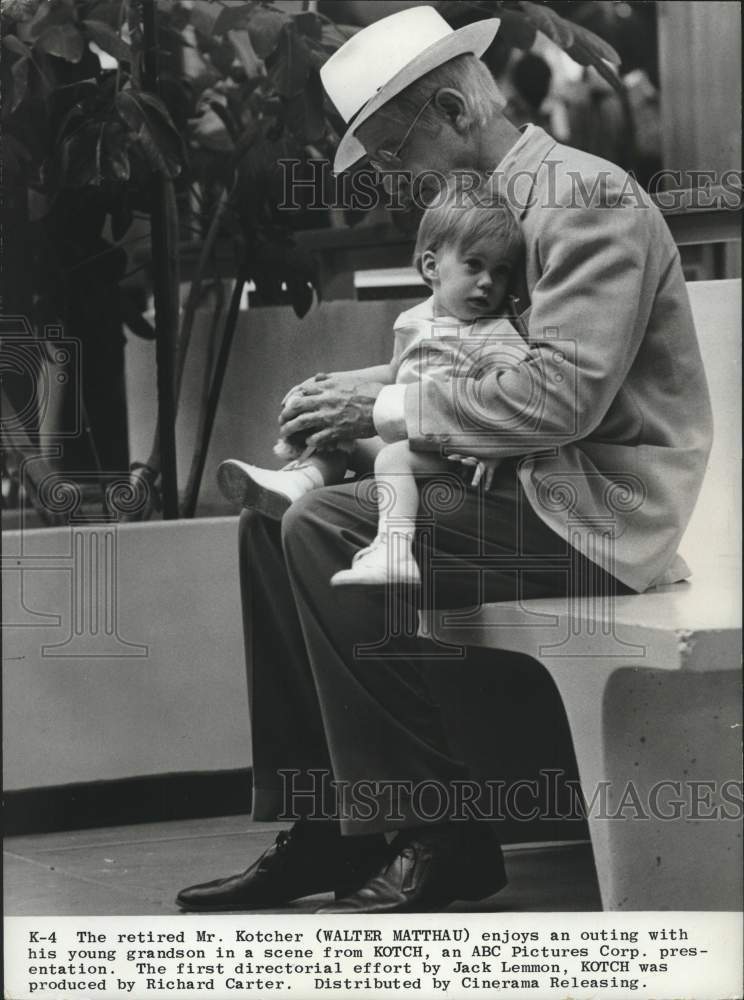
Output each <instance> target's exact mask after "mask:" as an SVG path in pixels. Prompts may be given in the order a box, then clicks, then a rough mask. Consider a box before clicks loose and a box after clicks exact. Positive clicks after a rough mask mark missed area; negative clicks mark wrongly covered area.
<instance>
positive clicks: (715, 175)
mask: <svg viewBox="0 0 744 1000" xmlns="http://www.w3.org/2000/svg"><path fill="white" fill-rule="evenodd" d="M562 165H563V164H562V161H561V160H551V159H550V158H547V159H546V160H544V161H543V163H542V164H541V167H540V169H541V171H544V172H546V178H547V182H546V184H545V185H544V186H543V193H542V194H541V195H540V197H541V198H542V201H541V202H540V207H541V208H556V209H566V208H610V209H611V208H638V209H647V208H648V207H649V195H650V196H651V197H652V198H653V199H654V201H655V202H656V204H657V205H658V206H659V208H661V209H662V210H663V211H674V210H679V209H683V208H685V209H718V210H721V209H730V210H731V211H736V210H738V209H740V208H741V205H742V171H740V170H724V171H715V170H660V171H659V172H658V173H656V174H654V176H653V177H652V178H651V179H650V180H649V182H648V183H647V185H646V187H645V189H644V188H643V187H641V185H640V183H639V182H638V181H637V180H636V179H635V177H634V176H633V175H632V174H625V175H622V179H620V174H619V171H610V170H599V171H597V173H596V174H595V175H594V176H593V177H592V178H591V180H589V179H587V178H586V177H585V176H583V175H582V174H581V173H580V172H579V171H578V170H569V171H566V174H565V178H564V182H563V184H562V185H561V196H560V197H559V196H558V186H559V185H558V178H559V173H558V171H559V169H560V168H561V167H562ZM279 169H280V171H281V183H282V199H281V201H280V203H279V206H278V207H279V209H280V210H283V211H297V210H299V209H303V210H304V211H327V210H328V209H345V210H355V211H362V212H366V211H371V210H372V209H375V208H384V209H386V210H387V211H390V212H402V211H410V210H411V209H417V210H419V211H423V210H424V209H425V208H429V207H432V206H436V205H438V204H441V202H442V201H443V200H444V198H445V197H447V193H448V191H451V188H452V185H453V183H454V184H455V186H456V189H457V191H458V192H459V197H460V198H461V199H462V202H463V204H466V203H467V204H471V205H476V206H477V205H479V204H482V205H485V204H488V198H489V196H490V192H492V191H493V190H494V189H498V191H499V194H500V196H501V197H502V198H504V199H505V200H506V201H507V203H508V204H509V205H510V207H511V208H512V209H513V210H514V211H515V212H517V213H521V212H523V211H525V210H526V209H527V208H533V207H536V205H537V203H536V202H535V200H534V199H535V198H536V197H537V195H536V193H535V188H534V185H533V184H532V183H531V182H532V180H533V177H534V174H533V173H531V172H528V171H514V172H512V173H510V174H508V175H501V174H500V173H499V170H498V169H497V170H496V171H495V172H494V173H492V174H490V175H489V176H488V177H485V176H484V175H483V174H480V173H477V172H475V171H470V170H461V171H455V172H453V173H449V174H443V173H441V172H440V171H437V170H422V171H419V172H417V173H413V172H411V171H410V170H386V171H385V172H384V173H375V172H374V171H373V170H372V169H371V168H370V169H368V170H358V171H355V172H351V173H345V174H338V175H336V174H333V173H332V170H331V163H330V161H328V160H310V161H308V162H307V163H303V162H302V161H301V160H298V159H283V160H279ZM566 179H567V181H568V193H566V184H565V180H566Z"/></svg>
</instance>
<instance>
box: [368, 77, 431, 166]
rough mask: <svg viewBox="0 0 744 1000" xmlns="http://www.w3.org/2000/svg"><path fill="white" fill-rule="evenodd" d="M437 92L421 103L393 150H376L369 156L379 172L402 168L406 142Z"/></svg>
mask: <svg viewBox="0 0 744 1000" xmlns="http://www.w3.org/2000/svg"><path fill="white" fill-rule="evenodd" d="M434 97H435V94H431V96H429V97H427V99H426V100H425V101H424V103H423V104H422V105H421V107H420V108H419V110H418V111H417V112H416V117H415V118H414V119H413V121H412V122H411V124H410V125H409V126H408V128H407V129H406V132H405V135H404V136H403V138H402V139H401V140H400V142H399V143H398V145H397V146H396V148H395V149H394V150H393V152H390V150H387V149H378V150H375V155H374V156H370V157H369V162H370V163H371V165H372V166H373V167H374V169H375V170H376V171H377V172H378V173H384V172H385V171H386V170H400V169H401V167H402V166H403V163H402V161H401V158H400V151H401V149H403V147H404V146H405V144H406V143H407V142H408V137H409V136H410V134H411V132H413V130H414V129H415V128H416V125H417V124H418V121H419V118H421V115H423V113H424V111H426V109H427V108H428V107H429V105H430V104H431V102H432V101H433V100H434Z"/></svg>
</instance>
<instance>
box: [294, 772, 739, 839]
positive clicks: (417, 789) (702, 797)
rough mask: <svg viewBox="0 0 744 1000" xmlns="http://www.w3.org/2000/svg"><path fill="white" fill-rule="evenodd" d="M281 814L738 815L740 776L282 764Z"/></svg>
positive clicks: (526, 818) (406, 817) (398, 817)
mask: <svg viewBox="0 0 744 1000" xmlns="http://www.w3.org/2000/svg"><path fill="white" fill-rule="evenodd" d="M278 774H279V776H280V778H281V781H282V791H281V801H282V803H283V809H282V814H281V815H280V816H279V817H278V818H279V819H280V820H282V821H284V820H298V819H300V818H301V817H302V818H303V819H305V820H328V819H333V820H338V819H345V820H350V821H355V822H364V823H380V822H384V823H388V824H390V826H391V827H393V826H394V825H395V824H396V823H398V824H401V823H405V822H408V823H410V822H411V821H412V820H413V821H414V822H416V823H421V824H424V823H441V822H465V821H470V820H482V821H503V820H512V821H515V822H519V823H531V822H534V821H536V820H584V819H593V820H653V821H662V822H667V821H670V822H671V821H677V820H684V821H693V820H694V821H697V820H715V821H720V820H741V818H742V816H744V798H743V797H742V793H743V787H742V782H741V780H737V779H730V780H723V781H722V780H718V779H717V780H693V779H685V780H684V781H682V780H679V779H671V778H669V779H667V778H665V779H659V780H657V781H654V782H653V783H651V784H650V785H648V786H645V785H644V786H641V785H639V784H638V783H636V782H634V781H633V780H630V779H629V780H627V781H625V782H622V783H621V784H619V783H617V782H612V781H609V780H606V781H600V782H598V783H597V784H596V785H595V786H594V787H593V788H591V789H586V788H585V789H582V788H581V786H580V784H579V781H578V780H577V779H575V778H569V777H567V776H566V774H565V772H564V771H562V770H559V769H543V770H540V771H539V772H538V776H537V777H536V778H530V779H519V780H513V781H505V780H500V779H484V780H482V781H474V780H470V779H453V780H452V781H448V782H440V781H437V780H435V779H428V780H424V781H412V780H410V779H400V780H397V779H385V780H380V781H375V780H371V779H362V780H357V781H341V780H337V779H335V778H334V777H333V775H332V774H331V772H330V771H328V770H324V769H320V768H317V769H309V770H308V771H306V772H302V771H300V770H296V769H290V768H287V769H281V770H279V771H278Z"/></svg>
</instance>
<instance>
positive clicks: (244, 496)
mask: <svg viewBox="0 0 744 1000" xmlns="http://www.w3.org/2000/svg"><path fill="white" fill-rule="evenodd" d="M347 458H348V456H347V454H346V452H344V451H340V450H338V451H328V452H315V453H313V454H312V455H310V456H309V457H308V458H306V459H303V460H302V461H294V462H290V463H289V465H287V466H285V468H283V469H263V468H261V467H260V466H257V465H249V464H248V463H247V462H240V461H238V459H235V458H230V459H228V460H227V461H226V462H222V464H221V465H220V467H219V468H218V469H217V482H218V484H219V487H220V489H221V491H222V493H223V494H224V495H225V496H226V497H227V498H228V499H229V500H232V501H234V502H235V503H239V504H240V505H241V506H242V507H250V508H252V509H254V510H259V511H261V513H262V514H266V515H267V517H271V518H274V519H276V520H280V519H281V517H282V516H283V515H284V512H285V511H286V510H287V509H288V508H289V507H290V506H291V505H292V504H293V503H294V502H295V500H299V498H300V497H301V496H304V495H305V493H309V492H310V491H311V490H317V489H319V488H320V487H321V486H330V485H332V484H334V483H340V482H342V481H343V478H344V475H345V473H346V466H347Z"/></svg>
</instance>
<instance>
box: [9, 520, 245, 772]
mask: <svg viewBox="0 0 744 1000" xmlns="http://www.w3.org/2000/svg"><path fill="white" fill-rule="evenodd" d="M3 547H4V556H3V579H2V582H3V621H4V633H3V638H4V665H3V693H4V698H3V702H4V704H3V726H4V733H5V739H4V783H5V789H6V791H12V790H13V789H28V788H34V787H47V786H57V785H66V784H70V783H77V782H88V781H106V780H115V779H118V778H130V777H133V776H137V775H154V774H164V773H171V772H184V771H221V770H232V769H236V768H245V767H248V766H249V765H250V763H251V752H250V734H249V728H248V727H249V723H248V700H247V690H246V677H245V666H244V655H243V643H242V628H241V619H240V606H239V587H238V563H237V518H233V517H230V518H215V519H205V520H195V521H169V522H153V523H148V524H131V525H120V526H116V525H98V526H80V527H66V528H47V529H40V530H32V531H25V532H20V531H12V532H6V533H5V534H4V535H3Z"/></svg>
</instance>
